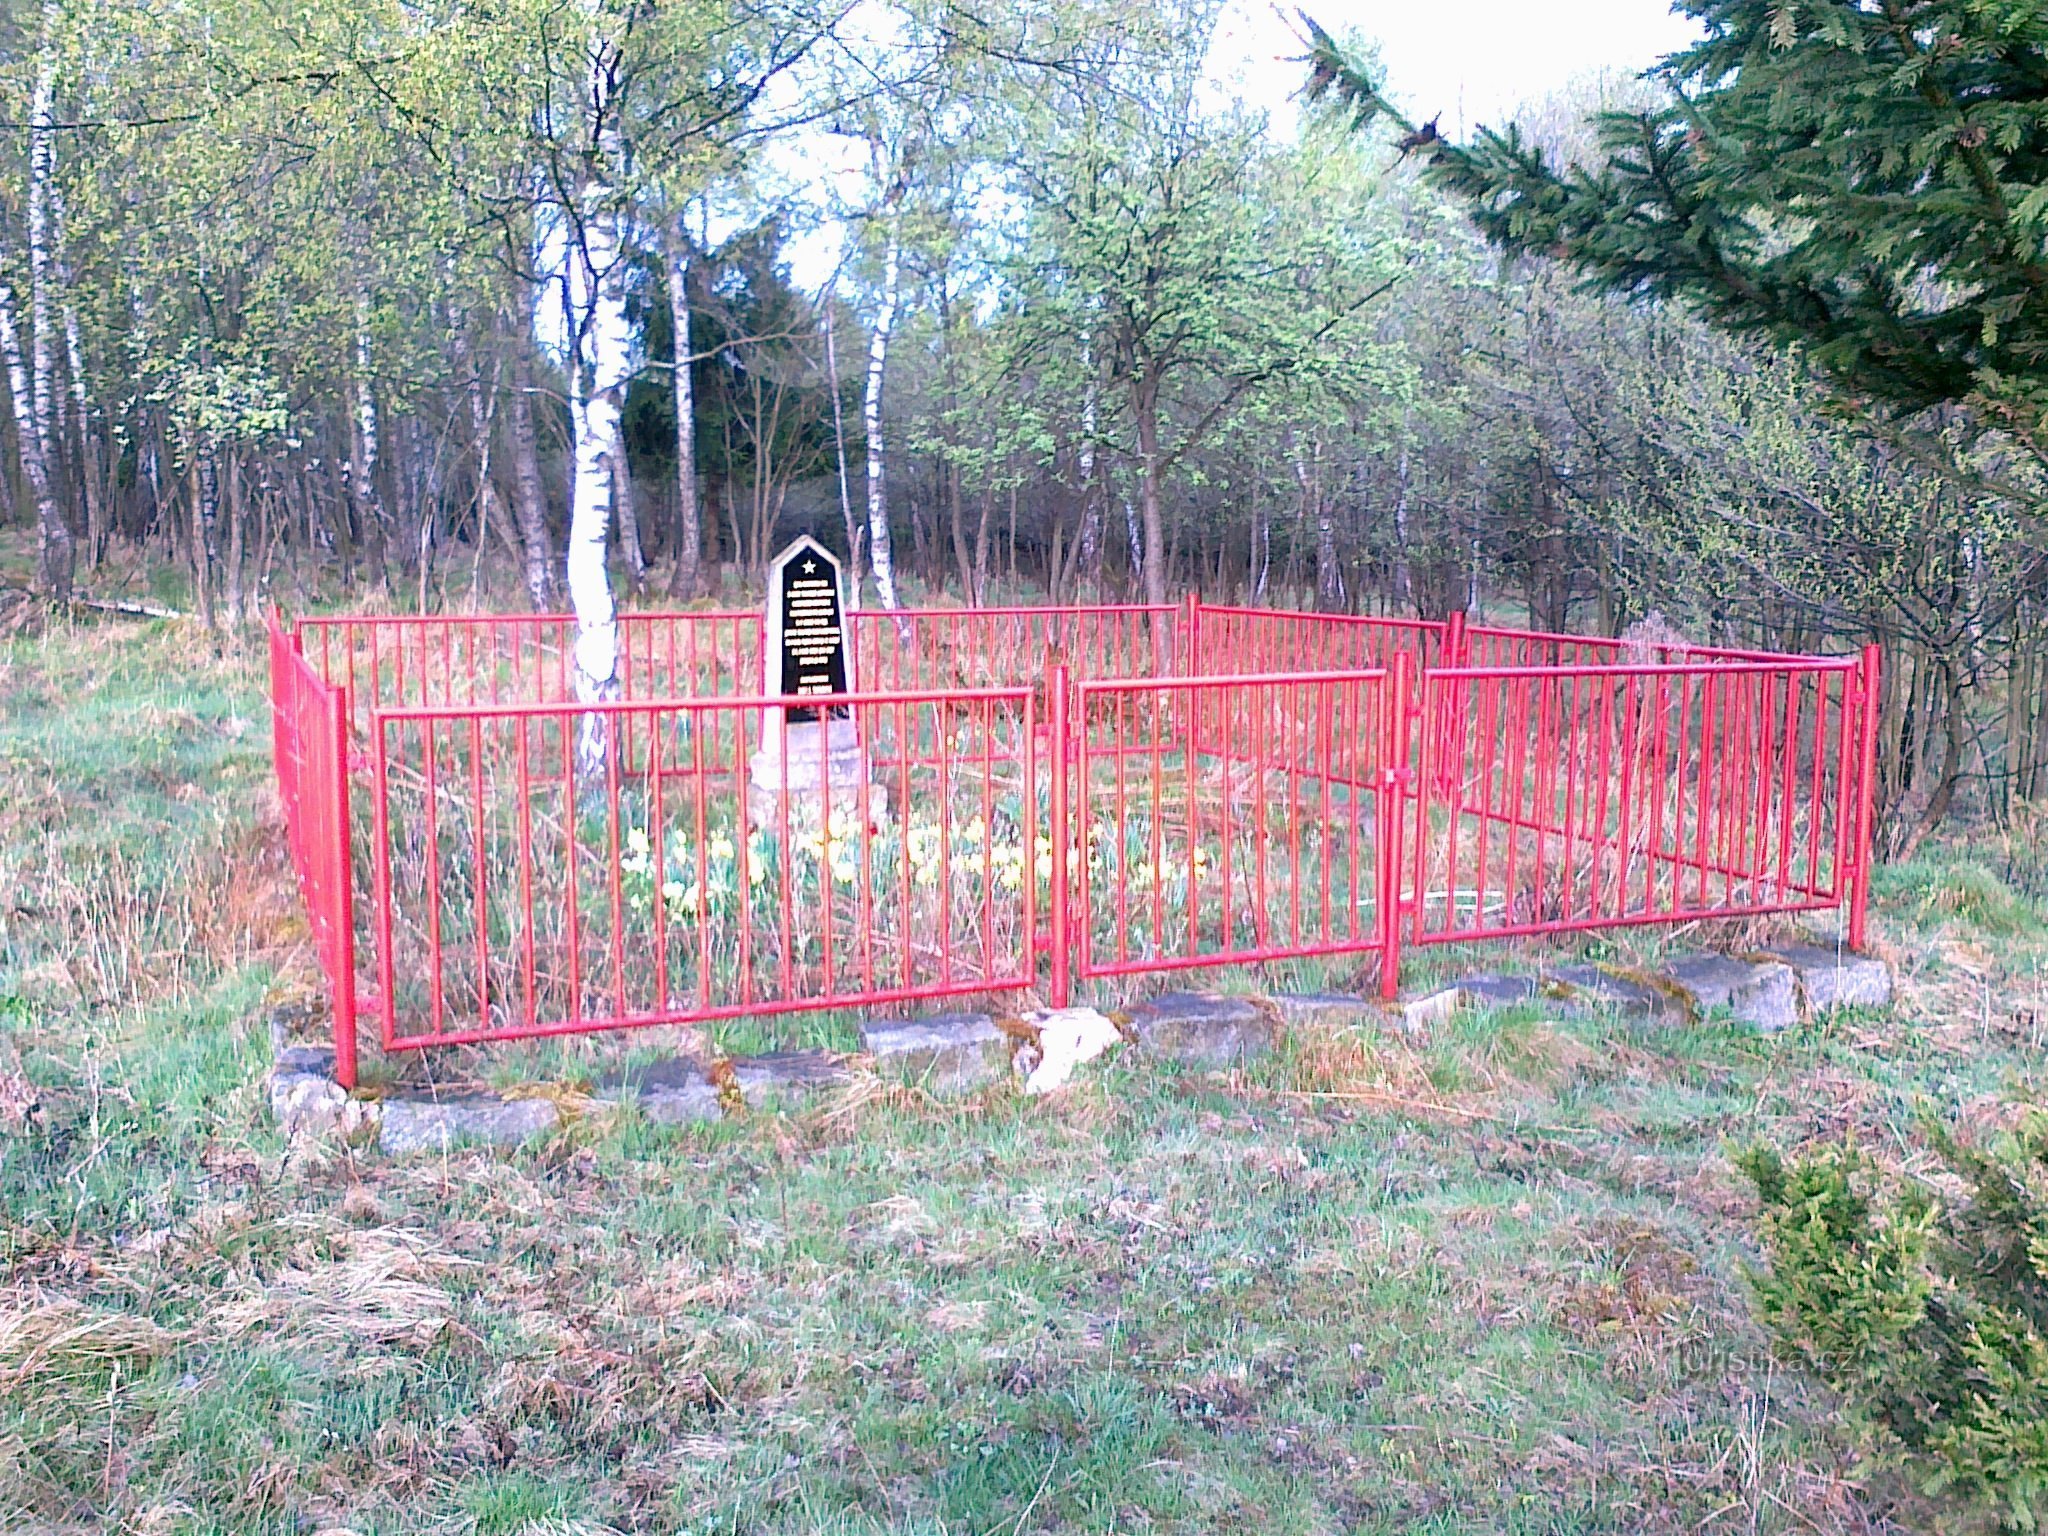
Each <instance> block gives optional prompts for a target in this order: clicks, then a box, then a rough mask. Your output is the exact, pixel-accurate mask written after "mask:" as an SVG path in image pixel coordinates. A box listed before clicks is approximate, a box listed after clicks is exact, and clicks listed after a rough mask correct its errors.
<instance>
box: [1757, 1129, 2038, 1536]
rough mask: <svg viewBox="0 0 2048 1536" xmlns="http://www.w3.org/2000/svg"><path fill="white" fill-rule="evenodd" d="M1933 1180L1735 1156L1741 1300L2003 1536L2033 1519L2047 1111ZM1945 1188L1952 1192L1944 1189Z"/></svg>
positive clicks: (1837, 1155) (2032, 1525)
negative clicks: (1749, 1251)
mask: <svg viewBox="0 0 2048 1536" xmlns="http://www.w3.org/2000/svg"><path fill="white" fill-rule="evenodd" d="M1930 1129H1931V1134H1932V1136H1933V1140H1934V1143H1935V1147H1936V1150H1937V1151H1938V1152H1939V1154H1940V1155H1941V1158H1942V1160H1943V1162H1944V1163H1945V1164H1946V1165H1947V1171H1948V1173H1949V1175H1950V1176H1951V1178H1950V1179H1949V1180H1945V1181H1944V1182H1943V1187H1940V1188H1937V1187H1936V1186H1934V1185H1931V1184H1927V1183H1922V1182H1920V1181H1917V1180H1916V1181H1909V1182H1904V1183H1901V1184H1898V1185H1896V1186H1893V1185H1890V1184H1888V1183H1886V1181H1884V1180H1882V1179H1881V1178H1880V1177H1879V1175H1878V1171H1877V1169H1876V1167H1875V1166H1874V1164H1873V1163H1872V1162H1871V1160H1870V1159H1869V1158H1868V1157H1867V1156H1866V1155H1865V1154H1864V1153H1862V1152H1861V1151H1860V1150H1858V1149H1857V1148H1856V1147H1855V1146H1854V1145H1853V1144H1843V1145H1839V1146H1833V1147H1826V1148H1823V1149H1821V1150H1819V1151H1817V1152H1814V1153H1811V1154H1809V1155H1806V1156H1802V1157H1799V1158H1796V1159H1794V1160H1793V1161H1791V1162H1789V1163H1788V1162H1786V1161H1785V1160H1784V1159H1782V1158H1781V1157H1780V1156H1779V1155H1778V1154H1777V1153H1776V1152H1774V1151H1772V1150H1770V1149H1769V1148H1766V1147H1756V1148H1752V1149H1750V1150H1749V1151H1747V1152H1745V1153H1744V1154H1742V1156H1741V1157H1740V1158H1739V1159H1738V1161H1739V1163H1740V1165H1741V1167H1742V1170H1743V1171H1744V1172H1745V1173H1746V1174H1747V1175H1748V1176H1749V1178H1750V1180H1751V1182H1752V1183H1753V1184H1754V1185H1755V1187H1756V1192H1757V1195H1758V1198H1759V1199H1760V1200H1761V1201H1762V1202H1763V1217H1762V1222H1763V1236H1764V1243H1765V1247H1766V1249H1767V1250H1768V1252H1769V1256H1770V1264H1769V1267H1768V1268H1766V1269H1762V1270H1759V1271H1756V1272H1753V1274H1752V1276H1751V1280H1752V1283H1753V1285H1754V1287H1755V1292H1756V1300H1757V1305H1758V1310H1759V1312H1760V1313H1761V1315H1762V1318H1763V1320H1764V1322H1765V1324H1766V1325H1767V1326H1768V1327H1769V1328H1770V1330H1771V1332H1772V1334H1773V1335H1774V1337H1775V1339H1776V1342H1777V1344H1778V1346H1779V1348H1780V1351H1781V1352H1782V1353H1783V1354H1784V1355H1785V1356H1787V1357H1788V1358H1790V1359H1792V1360H1795V1361H1797V1362H1798V1363H1799V1364H1801V1365H1802V1366H1804V1367H1805V1368H1806V1369H1807V1370H1809V1371H1810V1372H1812V1373H1813V1374H1814V1375H1815V1376H1817V1377H1819V1378H1820V1379H1821V1380H1822V1381H1824V1382H1826V1383H1827V1385H1828V1386H1829V1387H1831V1388H1832V1389H1834V1390H1835V1391H1836V1392H1838V1393H1840V1394H1841V1395H1842V1397H1843V1398H1844V1400H1845V1401H1846V1402H1847V1403H1848V1405H1849V1406H1850V1408H1851V1409H1852V1410H1853V1411H1854V1412H1855V1413H1856V1414H1857V1415H1858V1416H1859V1417H1860V1418H1861V1419H1862V1420H1863V1421H1864V1422H1865V1423H1866V1424H1867V1425H1868V1426H1869V1427H1870V1429H1871V1430H1872V1431H1873V1432H1874V1434H1875V1437H1876V1438H1877V1440H1878V1442H1879V1444H1880V1447H1881V1449H1882V1450H1883V1451H1884V1452H1885V1453H1886V1454H1887V1455H1888V1456H1889V1457H1890V1458H1892V1459H1894V1460H1896V1461H1897V1462H1899V1463H1900V1464H1901V1465H1903V1466H1904V1468H1905V1469H1906V1470H1907V1471H1908V1472H1909V1473H1911V1474H1912V1475H1913V1476H1914V1477H1915V1479H1916V1480H1917V1481H1918V1482H1919V1483H1920V1484H1921V1485H1922V1486H1923V1487H1924V1488H1925V1489H1927V1490H1928V1491H1929V1492H1930V1493H1948V1494H1951V1495H1953V1496H1955V1497H1956V1498H1957V1499H1958V1500H1960V1501H1961V1502H1963V1503H1964V1504H1965V1505H1967V1506H1968V1507H1970V1508H1972V1509H1975V1510H1978V1511H1981V1512H1984V1513H1986V1514H1988V1515H1990V1516H1992V1517H1994V1518H1996V1519H1997V1520H1998V1521H1999V1522H2000V1523H2002V1524H2004V1525H2006V1526H2008V1527H2011V1528H2014V1529H2019V1530H2029V1531H2031V1530H2035V1529H2037V1528H2038V1526H2039V1524H2040V1521H2041V1517H2042V1515H2043V1514H2044V1513H2048V1337H2044V1334H2048V1115H2043V1114H2040V1113H2036V1112H2029V1113H2028V1115H2027V1117H2026V1119H2025V1121H2024V1122H2023V1124H2022V1125H2021V1127H2020V1128H2019V1129H2018V1130H2017V1131H2016V1132H2014V1133H2012V1134H2010V1135H2001V1136H1999V1137H1997V1138H1995V1139H1993V1140H1990V1141H1988V1142H1986V1143H1985V1144H1984V1145H1982V1146H1967V1145H1965V1144H1963V1143H1962V1142H1961V1141H1959V1140H1958V1139H1957V1138H1956V1137H1955V1136H1954V1135H1952V1134H1951V1133H1949V1132H1947V1131H1946V1130H1943V1129H1941V1128H1939V1127H1931V1128H1930ZM1954 1185H1960V1188H1961V1190H1962V1194H1961V1196H1960V1197H1956V1196H1954V1195H1952V1194H1951V1193H1950V1192H1949V1190H1950V1188H1951V1187H1952V1186H1954Z"/></svg>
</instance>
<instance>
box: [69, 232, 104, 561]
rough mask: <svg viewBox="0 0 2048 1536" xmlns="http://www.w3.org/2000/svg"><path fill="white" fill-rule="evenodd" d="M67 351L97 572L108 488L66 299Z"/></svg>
mask: <svg viewBox="0 0 2048 1536" xmlns="http://www.w3.org/2000/svg"><path fill="white" fill-rule="evenodd" d="M57 272H58V276H59V279H60V280H61V281H62V282H63V284H64V287H65V290H66V292H67V293H68V292H69V290H70V287H71V283H70V275H69V273H68V272H66V271H65V268H64V265H63V263H61V262H60V263H59V264H58V267H57ZM64 351H65V358H66V361H67V362H68V363H69V365H70V373H71V407H72V416H73V418H74V423H75V430H76V431H77V434H78V475H79V479H80V480H81V481H82V482H83V483H84V489H85V565H86V569H87V570H93V569H96V568H97V567H98V565H99V563H100V557H101V556H102V555H104V554H105V553H106V543H107V513H106V497H105V487H104V486H102V485H101V483H100V449H99V439H98V437H97V436H95V435H94V432H93V423H92V416H93V412H92V395H91V392H90V389H89V387H88V385H87V384H86V379H85V350H84V348H83V347H82V346H81V345H80V344H79V339H78V311H77V309H76V307H74V306H73V305H72V304H71V303H70V301H69V300H68V299H67V300H66V301H65V304H64Z"/></svg>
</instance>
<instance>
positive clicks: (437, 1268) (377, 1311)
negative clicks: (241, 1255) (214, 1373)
mask: <svg viewBox="0 0 2048 1536" xmlns="http://www.w3.org/2000/svg"><path fill="white" fill-rule="evenodd" d="M320 1246H321V1245H320V1244H319V1243H318V1242H317V1241H315V1240H311V1239H309V1240H308V1241H306V1242H303V1243H301V1244H299V1245H298V1247H297V1249H296V1250H295V1251H294V1254H293V1257H292V1262H291V1263H289V1264H287V1265H285V1266H284V1267H283V1268H282V1269H280V1270H278V1271H277V1272H276V1273H274V1274H272V1275H269V1276H268V1277H265V1278H260V1279H259V1278H258V1277H256V1276H254V1275H250V1276H246V1277H244V1278H243V1279H242V1281H241V1283H240V1285H239V1287H237V1288H236V1289H235V1291H234V1292H233V1294H231V1295H230V1297H229V1299H228V1300H226V1301H224V1302H222V1303H220V1304H219V1305H217V1306H215V1307H214V1308H213V1310H212V1311H211V1312H209V1313H208V1314H207V1324H208V1326H209V1328H210V1329H212V1330H213V1331H215V1332H217V1333H219V1334H221V1335H223V1336H226V1337H229V1338H233V1337H236V1336H238V1335H241V1334H245V1333H248V1332H250V1331H251V1330H253V1329H256V1328H276V1329H283V1330H289V1331H290V1332H292V1333H294V1334H296V1335H298V1336H299V1337H302V1338H308V1339H313V1340H318V1341H320V1342H322V1343H324V1344H326V1345H328V1346H329V1347H332V1348H336V1349H341V1348H347V1347H349V1346H353V1345H360V1344H363V1343H365V1342H368V1343H375V1344H387V1345H390V1344H403V1345H410V1346H413V1347H418V1346H422V1345H425V1344H428V1343H431V1342H432V1341H433V1340H434V1339H435V1338H437V1337H439V1335H440V1334H441V1332H442V1330H443V1329H445V1328H446V1327H448V1325H449V1322H450V1318H451V1315H452V1313H453V1311H454V1302H453V1299H452V1298H451V1297H450V1296H449V1294H448V1292H447V1291H446V1290H445V1289H444V1288H443V1287H442V1286H441V1285H440V1284H439V1283H438V1277H439V1276H441V1275H443V1274H445V1273H447V1272H448V1271H450V1270H453V1269H457V1268H461V1267H465V1266H467V1265H468V1264H469V1263H470V1262H471V1261H469V1260H466V1259H461V1258H457V1257H456V1256H455V1255H453V1254H450V1253H448V1252H446V1251H445V1250H442V1249H438V1248H436V1247H434V1246H433V1245H432V1244H430V1243H428V1242H427V1241H426V1240H425V1239H423V1238H421V1237H419V1236H418V1235H417V1234H413V1233H408V1232H403V1231H400V1230H398V1229H395V1228H390V1227H382V1228H374V1229H370V1230H366V1231H344V1232H339V1233H336V1234H334V1246H335V1247H336V1248H337V1249H338V1250H339V1252H338V1255H337V1256H335V1257H324V1256H322V1255H321V1254H320V1253H319V1252H318V1249H319V1247H320Z"/></svg>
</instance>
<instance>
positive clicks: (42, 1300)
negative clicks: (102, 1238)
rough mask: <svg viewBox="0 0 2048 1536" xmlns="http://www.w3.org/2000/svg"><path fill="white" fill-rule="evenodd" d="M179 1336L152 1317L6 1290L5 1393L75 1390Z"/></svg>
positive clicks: (1, 1355) (0, 1349) (0, 1343)
mask: <svg viewBox="0 0 2048 1536" xmlns="http://www.w3.org/2000/svg"><path fill="white" fill-rule="evenodd" d="M175 1342H176V1338H175V1336H174V1335H172V1334H171V1333H169V1332H167V1331H166V1330H165V1329H163V1328H161V1327H159V1326H158V1325H157V1324H156V1323H155V1322H153V1321H151V1320H150V1319H149V1318H147V1317H142V1316H140V1315H138V1314H136V1313H133V1312H113V1311H108V1310H107V1309H105V1308H102V1307H92V1306H88V1305H87V1304H86V1303H84V1302H82V1301H79V1300H77V1299H76V1298H74V1297H70V1296H53V1295H50V1294H48V1293H46V1292H43V1291H40V1290H35V1289H32V1288H28V1287H14V1288H11V1289H9V1290H7V1291H4V1292H0V1390H4V1391H5V1392H6V1393H8V1394H9V1395H10V1396H13V1395H15V1394H21V1395H23V1396H26V1395H27V1394H28V1393H29V1392H30V1391H31V1390H32V1389H33V1388H34V1387H35V1386H37V1385H38V1384H41V1385H45V1386H59V1387H62V1386H69V1385H73V1384H76V1383H79V1382H82V1381H85V1380H89V1379H92V1378H96V1377H98V1376H102V1375H104V1374H105V1373H106V1372H108V1371H110V1370H112V1369H114V1368H115V1367H116V1366H124V1367H125V1366H134V1365H137V1364H141V1363H144V1362H147V1361H150V1360H154V1359H155V1358H156V1357H157V1356H159V1355H161V1354H163V1353H164V1352H165V1351H166V1350H168V1349H169V1348H170V1347H171V1346H172V1345H173V1344H174V1343H175Z"/></svg>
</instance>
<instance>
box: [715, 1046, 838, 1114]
mask: <svg viewBox="0 0 2048 1536" xmlns="http://www.w3.org/2000/svg"><path fill="white" fill-rule="evenodd" d="M732 1075H733V1081H734V1082H735V1083H737V1084H738V1085H739V1090H740V1098H741V1099H742V1100H744V1101H745V1103H746V1105H747V1107H748V1108H749V1109H773V1108H776V1107H777V1106H788V1105H793V1104H800V1103H802V1102H803V1101H804V1100H806V1099H808V1098H810V1097H811V1096H812V1095H814V1094H816V1093H818V1092H820V1091H821V1090H823V1089H826V1088H829V1087H831V1086H832V1085H833V1084H835V1083H843V1082H845V1081H846V1068H845V1067H843V1066H841V1065H840V1064H839V1058H838V1057H836V1056H834V1055H833V1054H832V1053H831V1052H830V1051H771V1052H770V1053H769V1054H768V1055H766V1056H736V1057H734V1058H733V1060H732Z"/></svg>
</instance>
